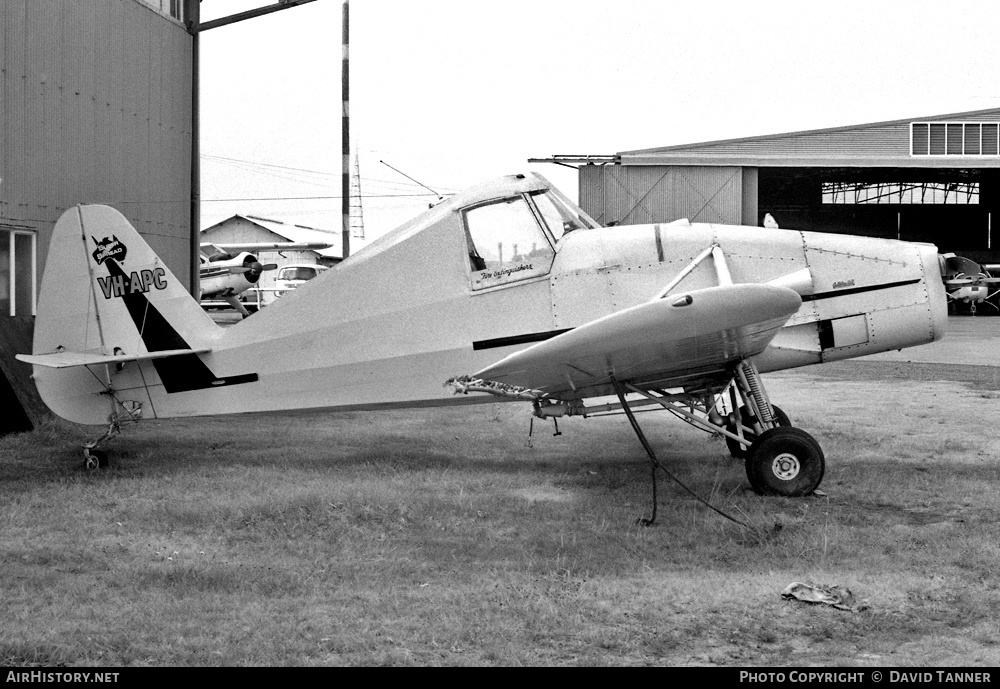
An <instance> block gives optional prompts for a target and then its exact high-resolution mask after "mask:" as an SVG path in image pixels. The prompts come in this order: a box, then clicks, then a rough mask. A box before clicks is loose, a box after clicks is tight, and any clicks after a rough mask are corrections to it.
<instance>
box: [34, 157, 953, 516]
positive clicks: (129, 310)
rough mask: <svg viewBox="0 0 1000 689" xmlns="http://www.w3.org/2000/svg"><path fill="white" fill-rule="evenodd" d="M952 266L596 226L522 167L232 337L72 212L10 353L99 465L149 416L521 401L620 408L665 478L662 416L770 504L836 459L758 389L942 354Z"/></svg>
mask: <svg viewBox="0 0 1000 689" xmlns="http://www.w3.org/2000/svg"><path fill="white" fill-rule="evenodd" d="M942 269H943V263H942V261H941V260H940V259H939V256H938V252H937V248H936V247H935V246H933V245H931V244H916V243H908V242H901V241H897V240H888V239H877V238H870V237H860V236H845V235H836V234H826V233H816V232H802V231H794V230H789V229H773V228H764V227H749V226H747V227H744V226H730V225H722V224H700V223H690V222H688V221H687V220H679V221H675V222H672V223H653V224H645V225H633V226H623V225H618V226H615V227H601V226H599V225H598V223H596V222H595V221H594V220H593V219H592V218H591V217H589V216H588V215H587V214H586V213H585V212H584V211H583V210H582V209H580V208H579V207H578V206H576V205H575V204H574V203H573V202H572V201H570V200H569V199H568V198H567V197H566V196H564V195H563V194H562V193H561V192H559V191H558V190H557V189H555V188H554V187H553V186H552V185H551V184H550V183H549V182H548V181H547V180H546V179H545V178H544V177H542V176H541V175H537V174H517V175H508V176H505V177H501V178H498V179H494V180H491V181H487V182H484V183H482V184H479V185H477V186H474V187H472V188H470V189H467V190H465V191H463V192H461V193H458V194H456V195H455V196H452V197H451V198H449V199H446V200H444V201H442V202H440V203H438V204H437V205H435V206H434V207H432V208H430V209H428V210H427V211H424V212H423V213H422V214H420V215H418V216H417V217H416V218H414V219H412V220H410V221H409V222H407V223H405V224H403V225H402V226H400V227H399V228H397V229H396V230H394V231H392V232H390V233H389V234H387V235H385V236H383V237H382V238H381V239H379V240H378V241H376V242H373V243H372V244H370V245H369V246H368V247H366V249H365V251H363V252H359V253H357V254H355V255H353V256H351V257H350V258H348V259H346V260H344V261H343V262H341V263H340V264H338V265H337V266H336V267H334V268H332V269H331V270H328V271H325V272H324V273H323V274H322V275H320V276H319V277H317V278H315V279H313V280H310V281H308V282H306V283H303V284H302V285H301V286H299V287H298V288H297V289H296V290H295V291H294V292H293V293H291V294H289V295H287V296H285V297H283V298H281V299H279V300H277V301H276V302H274V304H273V305H271V306H269V307H268V308H267V309H265V310H264V311H261V312H260V313H258V314H257V315H255V316H254V317H253V318H252V319H248V320H243V321H240V322H237V323H235V324H233V325H231V326H229V327H220V326H219V325H217V324H215V323H214V322H212V320H211V319H210V318H209V317H208V316H207V315H206V314H205V313H204V311H203V310H202V309H201V308H200V307H199V306H198V303H197V301H196V300H194V299H193V298H191V296H190V295H189V294H188V293H187V292H186V291H185V289H184V287H183V285H182V283H181V282H180V281H178V280H177V279H176V277H175V276H174V275H173V274H172V273H171V272H170V270H169V269H168V268H167V266H165V265H164V264H163V262H162V261H161V260H160V259H159V258H158V257H157V256H156V255H155V254H154V253H153V251H152V250H151V249H150V248H149V246H148V245H147V244H146V243H145V241H144V240H143V239H142V238H141V237H140V235H139V234H138V233H137V232H136V231H135V230H134V229H133V228H132V227H131V226H130V225H129V223H128V221H127V220H126V219H125V218H124V217H123V216H122V215H121V214H120V213H119V212H118V211H116V210H114V209H113V208H110V207H107V206H100V205H80V206H76V207H74V208H71V209H69V210H67V211H66V212H65V213H64V214H63V215H62V217H61V218H60V219H59V220H58V222H57V223H56V225H55V228H54V231H53V235H52V240H51V248H50V252H49V255H48V260H47V265H46V270H45V274H44V276H43V280H42V285H41V289H40V294H39V304H38V316H37V320H36V325H35V333H34V342H33V353H32V354H31V355H19V356H18V357H17V358H18V359H20V360H21V361H23V362H26V363H28V364H31V365H32V366H33V367H34V376H33V377H34V380H35V383H36V385H37V387H38V390H39V392H40V394H41V397H42V399H43V400H44V401H45V403H46V404H47V405H48V406H49V407H50V408H51V409H52V411H53V412H55V413H56V414H57V415H58V416H60V417H62V418H64V419H67V420H69V421H72V422H75V423H78V424H91V425H102V426H106V431H105V433H104V434H103V435H102V436H101V437H100V438H97V439H96V440H94V441H92V442H89V443H87V445H86V446H85V447H84V449H83V453H84V460H85V466H87V467H98V466H104V465H106V464H107V455H106V453H105V452H104V451H103V450H99V449H97V448H98V445H99V444H101V443H103V442H105V441H107V440H108V439H110V438H112V437H114V436H116V435H117V434H118V433H120V432H121V429H122V426H123V425H124V424H126V423H127V422H132V421H139V420H141V419H162V418H170V417H190V416H199V415H216V414H236V413H253V412H284V413H288V412H294V411H307V410H311V411H336V410H368V411H378V410H382V409H388V408H398V407H423V406H447V405H456V404H467V403H477V402H492V401H496V400H498V399H499V400H521V401H524V402H526V403H528V404H530V405H531V406H532V413H533V417H532V421H534V418H540V419H550V418H551V419H553V422H554V423H557V419H559V418H562V417H573V416H583V417H586V416H588V415H596V414H603V413H619V414H621V413H624V414H625V415H627V416H628V418H629V421H630V423H631V424H632V426H633V429H634V430H635V432H636V435H637V437H638V438H639V440H640V441H641V443H642V445H643V448H644V449H645V451H646V453H647V455H649V457H650V460H651V462H653V466H654V479H655V467H656V466H657V460H656V457H655V452H654V450H653V449H652V447H651V446H650V445H649V443H648V442H647V441H646V439H645V437H644V435H643V434H642V431H641V428H640V426H639V424H638V423H636V421H635V416H634V414H633V410H634V409H635V408H638V407H641V406H645V405H652V406H653V407H654V408H656V407H661V408H664V409H666V410H668V411H670V412H671V413H673V414H674V415H676V416H679V417H681V418H682V419H683V420H685V421H687V422H689V423H690V424H692V425H693V426H695V427H697V428H700V429H701V430H704V431H708V432H710V433H713V434H716V435H720V436H723V437H724V438H726V441H727V445H728V446H729V448H730V450H731V451H732V452H733V454H735V455H737V456H740V457H742V458H743V461H744V466H745V471H746V475H747V478H748V480H749V483H750V486H751V487H752V488H753V490H754V491H756V492H757V493H759V494H763V495H782V496H805V495H809V494H811V493H812V492H813V491H815V490H816V489H817V487H818V486H819V485H820V482H821V480H822V478H823V474H824V472H825V466H826V464H825V457H824V454H823V451H822V448H821V447H820V445H819V443H818V442H817V441H816V440H815V438H813V437H812V436H811V435H810V434H809V433H807V432H806V431H804V430H802V429H800V428H797V427H794V426H792V425H791V423H790V421H789V419H788V415H787V414H785V413H784V412H783V411H781V410H779V409H778V408H777V407H775V406H773V405H772V403H771V402H770V400H769V397H768V394H767V391H766V387H765V385H764V382H763V379H762V375H761V374H762V373H766V372H768V371H776V370H780V369H788V368H793V367H798V366H806V365H810V364H817V363H822V362H827V361H837V360H842V359H848V358H851V357H857V356H863V355H868V354H873V353H875V352H881V351H887V350H895V349H901V348H903V347H909V346H914V345H919V344H923V343H928V342H933V341H935V340H937V339H939V338H941V337H942V335H943V333H944V330H945V322H946V318H947V297H946V294H945V288H944V283H943V281H942ZM608 397H610V398H611V400H612V401H610V402H607V403H602V404H597V405H595V404H594V401H595V400H597V401H600V400H601V398H608ZM614 400H617V401H614ZM588 403H589V404H590V405H591V406H587V405H588ZM654 490H655V480H654ZM654 510H655V501H654ZM654 516H655V515H654Z"/></svg>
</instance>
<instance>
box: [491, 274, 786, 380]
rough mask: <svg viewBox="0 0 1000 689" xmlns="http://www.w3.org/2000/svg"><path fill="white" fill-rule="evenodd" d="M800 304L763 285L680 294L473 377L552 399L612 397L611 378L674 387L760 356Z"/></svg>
mask: <svg viewBox="0 0 1000 689" xmlns="http://www.w3.org/2000/svg"><path fill="white" fill-rule="evenodd" d="M801 303H802V299H801V297H799V295H798V294H797V293H796V292H795V291H793V290H791V289H788V288H787V287H779V286H775V285H766V284H737V285H725V286H720V287H709V288H705V289H700V290H695V291H692V292H687V293H677V294H674V295H670V296H668V297H666V298H664V299H658V300H656V301H651V302H647V303H645V304H640V305H638V306H634V307H631V308H628V309H624V310H622V311H619V312H617V313H613V314H611V315H609V316H605V317H604V318H600V319H598V320H595V321H591V322H590V323H587V324H585V325H582V326H580V327H578V328H575V329H573V330H570V331H569V332H566V333H563V334H561V335H558V336H556V337H553V338H552V339H549V340H546V341H544V342H540V343H538V344H536V345H532V346H531V347H528V348H527V349H524V350H521V351H519V352H515V353H514V354H511V355H509V356H507V357H506V358H504V359H502V360H500V361H498V362H497V363H495V364H493V365H492V366H489V367H487V368H485V369H483V370H481V371H479V372H477V373H476V374H474V377H476V378H482V379H484V380H491V381H497V382H500V383H506V384H508V385H514V386H517V387H523V388H529V389H532V390H540V391H542V392H545V393H548V394H549V395H550V396H554V397H588V396H594V395H601V394H607V393H608V389H607V388H608V386H609V385H610V384H611V377H612V376H614V377H615V378H617V379H618V380H619V381H622V382H631V383H633V384H635V385H640V386H641V385H646V386H649V387H664V388H669V387H677V386H679V385H681V384H682V383H683V381H685V380H686V379H688V378H689V377H691V376H698V375H715V374H720V373H723V372H724V371H725V370H726V367H727V365H729V364H731V363H733V362H735V361H738V360H740V359H743V358H746V357H751V356H754V355H755V354H759V353H760V352H762V351H763V350H764V349H765V348H766V347H767V345H768V343H769V342H770V341H771V339H772V338H773V337H774V336H775V334H776V333H777V332H778V330H779V329H780V328H781V326H783V325H784V324H785V322H786V321H787V320H788V318H789V317H790V316H791V315H792V314H793V313H795V312H796V311H797V310H798V308H799V306H800V304H801Z"/></svg>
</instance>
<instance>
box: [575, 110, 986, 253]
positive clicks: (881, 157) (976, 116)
mask: <svg viewBox="0 0 1000 689" xmlns="http://www.w3.org/2000/svg"><path fill="white" fill-rule="evenodd" d="M998 146H1000V109H993V110H981V111H975V112H965V113H955V114H948V115H935V116H931V117H922V118H912V119H906V120H894V121H891V122H877V123H872V124H862V125H854V126H848V127H839V128H833V129H824V130H813V131H806V132H793V133H790V134H776V135H769V136H760V137H751V138H746V139H730V140H724V141H714V142H707V143H699V144H687V145H682V146H670V147H666V148H653V149H645V150H639V151H626V152H622V153H618V154H616V155H615V156H613V160H612V161H611V162H606V164H584V165H582V166H581V167H580V168H579V170H580V178H579V179H580V204H581V206H583V208H584V210H586V211H587V212H588V213H590V214H591V215H593V216H594V217H595V218H597V219H599V220H600V221H601V222H602V223H608V224H612V223H614V224H626V223H628V224H634V223H647V222H669V221H671V220H676V219H678V218H689V219H690V220H691V221H692V222H719V223H727V224H746V225H761V224H763V220H764V216H765V214H768V213H769V214H770V215H771V216H772V217H773V218H774V219H775V220H776V221H777V222H778V224H779V226H781V227H786V228H790V229H801V230H814V231H821V232H840V233H845V234H859V235H871V236H878V237H894V238H899V239H904V240H909V241H924V242H932V243H935V244H937V245H938V246H939V248H940V249H941V250H942V251H954V252H956V253H959V254H962V255H966V256H969V257H970V258H973V259H974V260H977V261H980V262H991V263H995V262H1000V251H998V250H997V245H998V242H997V241H994V239H993V237H992V235H993V230H992V216H993V214H994V211H997V210H1000V207H998V206H1000V150H998Z"/></svg>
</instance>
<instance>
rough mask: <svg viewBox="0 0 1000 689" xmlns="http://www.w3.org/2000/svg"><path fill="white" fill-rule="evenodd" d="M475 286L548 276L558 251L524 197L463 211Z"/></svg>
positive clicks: (480, 287)
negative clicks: (553, 246) (554, 248)
mask: <svg viewBox="0 0 1000 689" xmlns="http://www.w3.org/2000/svg"><path fill="white" fill-rule="evenodd" d="M463 215H464V216H465V227H466V230H467V235H466V240H467V242H468V249H469V265H470V268H471V270H472V288H473V289H483V288H486V287H493V286H495V285H504V284H507V283H511V282H518V281H520V280H526V279H528V278H532V277H538V276H541V275H547V274H548V272H549V270H551V268H552V261H553V260H554V258H555V251H553V249H552V245H551V244H550V243H549V240H548V239H547V238H546V236H545V232H544V231H543V230H542V228H541V227H540V226H539V224H538V221H537V219H536V217H535V214H534V213H533V212H532V211H531V208H530V207H529V206H528V202H527V201H526V200H525V199H524V197H522V196H516V197H513V198H509V199H504V200H502V201H493V202H490V203H486V204H483V205H481V206H476V207H474V208H469V209H467V210H465V211H464V213H463Z"/></svg>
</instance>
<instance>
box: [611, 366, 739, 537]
mask: <svg viewBox="0 0 1000 689" xmlns="http://www.w3.org/2000/svg"><path fill="white" fill-rule="evenodd" d="M611 382H612V384H613V385H614V386H615V393H617V395H618V399H619V400H620V401H621V405H622V409H623V410H624V411H625V415H626V416H627V417H628V421H629V423H630V424H631V425H632V430H634V431H635V434H636V436H637V437H638V438H639V442H640V443H642V447H643V449H645V450H646V454H647V455H649V462H650V467H651V469H652V478H653V516H652V517H650V518H649V519H645V518H640V519H639V520H637V523H638V524H641V525H642V526H652V525H653V523H654V522H655V521H656V503H657V499H656V470H657V469H660V470H661V471H662V472H663V473H665V474H666V475H667V476H669V477H670V478H672V479H673V480H674V481H675V482H676V483H677V485H679V486H680V487H681V488H683V489H684V490H686V491H687V492H688V493H690V494H691V496H692V497H694V499H695V500H697V501H698V502H700V503H702V504H703V505H705V506H706V507H708V508H709V509H711V510H712V511H713V512H717V513H718V514H720V515H722V516H723V517H725V518H726V519H728V520H729V521H731V522H734V523H736V524H739V525H740V526H743V527H745V528H747V529H751V530H753V527H751V526H750V525H749V524H746V523H745V522H741V521H740V520H739V519H736V518H735V517H733V516H731V515H728V514H726V513H725V512H723V511H722V510H720V509H719V508H718V507H716V506H715V505H712V504H711V503H709V502H708V501H707V500H705V499H704V498H702V497H701V496H700V495H698V494H697V493H695V492H694V491H693V490H691V489H690V488H688V487H687V486H686V485H685V484H684V482H683V481H681V480H680V479H679V478H677V477H676V476H675V475H674V474H673V473H672V472H671V471H670V470H669V469H667V468H666V467H665V466H663V464H662V463H661V462H660V460H658V459H657V458H656V453H655V452H653V448H652V446H651V445H650V444H649V441H648V440H646V436H645V435H644V434H643V432H642V429H641V428H640V427H639V422H638V421H636V420H635V414H633V413H632V406H631V404H630V403H629V402H628V400H626V399H625V394H626V392H627V391H626V389H625V388H626V387H628V388H630V389H632V390H633V391H635V392H642V391H641V390H639V389H638V388H634V387H633V386H631V385H628V383H625V384H622V383H621V382H620V381H619V380H618V379H617V378H615V377H614V376H612V377H611Z"/></svg>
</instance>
